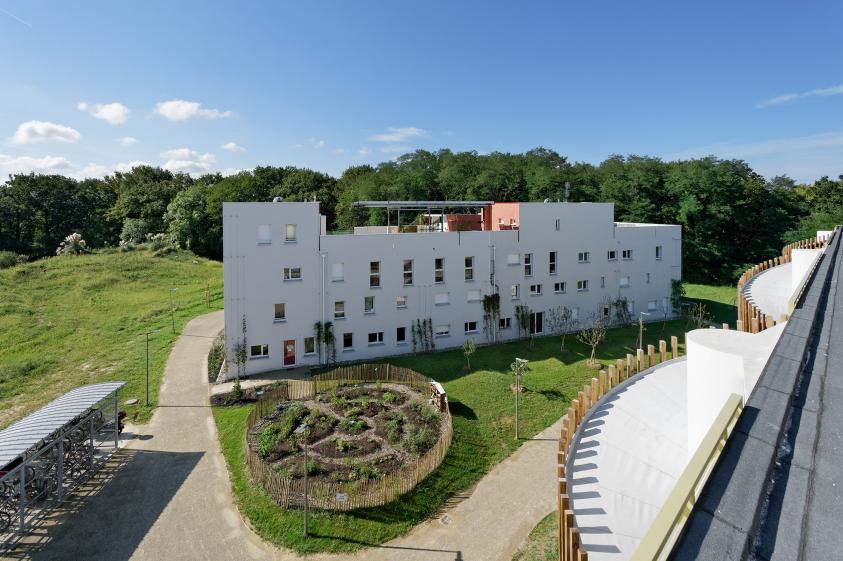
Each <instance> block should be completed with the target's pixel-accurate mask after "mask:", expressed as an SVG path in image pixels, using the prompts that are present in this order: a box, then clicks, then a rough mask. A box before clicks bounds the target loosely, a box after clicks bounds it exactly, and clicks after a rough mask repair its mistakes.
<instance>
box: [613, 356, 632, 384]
mask: <svg viewBox="0 0 843 561" xmlns="http://www.w3.org/2000/svg"><path fill="white" fill-rule="evenodd" d="M615 367H616V368H617V369H618V376H620V378H621V380H622V381H623V380H626V379H627V378H628V377H629V376H627V374H626V369H625V368H624V366H623V360H621V359H618V360H616V361H615Z"/></svg>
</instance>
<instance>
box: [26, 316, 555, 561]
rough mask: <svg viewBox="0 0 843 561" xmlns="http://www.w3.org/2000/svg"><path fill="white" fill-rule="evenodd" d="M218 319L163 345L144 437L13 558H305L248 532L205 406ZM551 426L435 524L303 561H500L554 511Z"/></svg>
mask: <svg viewBox="0 0 843 561" xmlns="http://www.w3.org/2000/svg"><path fill="white" fill-rule="evenodd" d="M222 326H223V316H222V312H214V313H212V314H207V315H204V316H199V317H197V318H195V319H193V320H192V321H190V322H189V323H188V324H187V325H186V326H185V328H184V331H183V333H182V335H181V337H179V339H178V341H177V342H176V344H175V345H174V347H173V350H172V352H171V354H170V357H169V359H168V360H167V366H166V368H165V371H164V379H163V382H162V384H161V390H160V394H159V402H160V406H159V407H158V409H156V411H155V414H154V415H153V417H152V421H151V422H150V424H149V425H148V426H146V427H141V429H142V434H139V435H137V438H136V439H134V440H132V441H131V442H130V443H129V444H128V445H127V446H126V447H125V448H124V449H122V450H121V451H120V452H118V453H117V454H116V457H115V460H116V461H115V462H113V463H114V464H116V465H115V467H114V469H113V470H112V471H113V473H112V475H111V477H110V478H109V479H108V480H107V481H105V482H103V483H101V484H100V485H99V486H98V488H96V489H94V490H93V491H91V492H90V493H88V494H86V493H81V494H80V495H81V496H79V495H77V496H76V498H74V499H72V500H69V501H68V502H67V503H65V508H64V509H63V510H64V512H62V513H59V515H58V516H60V517H64V516H67V517H68V519H67V520H66V521H65V522H64V523H62V524H52V525H47V526H45V527H43V528H42V529H41V530H39V534H38V535H36V536H33V539H32V540H28V543H27V544H25V545H24V546H23V547H22V549H20V550H18V551H17V552H16V555H15V557H17V558H32V559H39V560H41V559H43V560H51V561H60V560H68V561H70V560H73V561H75V560H78V559H85V560H100V559H102V560H109V561H111V560H127V559H131V560H139V561H140V560H150V561H152V560H156V561H157V560H160V559H167V560H169V561H172V560H191V561H193V560H216V559H226V560H241V559H242V560H250V559H273V560H277V561H287V560H298V559H303V558H301V557H299V556H298V555H296V554H294V553H292V552H289V551H285V550H279V549H277V548H275V547H273V546H271V545H269V544H266V543H264V542H263V541H262V540H261V539H260V538H259V537H258V536H256V535H255V534H254V533H253V532H252V531H251V529H249V528H248V526H246V524H245V523H244V522H243V520H242V519H241V517H240V513H239V512H238V509H237V506H236V505H235V503H234V501H233V498H232V495H231V485H230V483H229V477H228V469H227V467H226V465H225V459H224V458H223V456H222V453H221V451H220V448H219V441H218V439H217V434H216V426H215V424H214V420H213V417H212V415H211V409H210V407H209V405H208V382H207V379H206V376H205V372H204V361H205V357H206V356H207V354H208V351H209V350H210V347H211V343H212V341H213V338H214V337H215V336H216V334H217V333H218V332H219V331H220V330H221V329H222ZM560 428H561V422H557V423H555V424H554V425H553V426H551V427H548V428H547V429H545V430H544V431H543V432H542V433H541V434H539V435H537V436H536V437H535V439H533V440H532V441H531V442H526V443H525V444H524V445H523V446H521V448H520V449H519V450H518V451H517V452H515V453H514V454H513V455H512V456H510V457H509V458H507V459H506V460H504V461H503V462H501V463H500V464H498V465H497V466H495V468H494V469H493V470H492V471H491V472H490V473H489V474H488V475H487V476H486V477H484V478H483V479H482V480H481V481H480V482H479V483H478V485H477V487H476V488H475V489H474V491H473V492H472V494H471V496H470V497H469V498H468V499H466V500H465V501H462V502H461V503H459V504H458V505H457V506H455V507H453V508H452V509H450V510H448V512H447V513H446V516H443V517H442V518H440V519H432V520H428V521H427V522H425V523H422V524H420V525H419V526H417V527H416V528H414V529H413V530H412V531H411V532H410V533H409V534H407V535H406V536H403V537H401V538H398V539H395V540H393V541H391V542H389V543H386V544H384V545H382V546H379V547H375V548H371V549H367V550H363V551H360V552H357V553H356V554H353V555H328V554H322V555H317V556H308V559H323V560H326V561H341V560H347V559H354V560H366V561H369V560H373V561H379V560H380V561H386V560H389V561H392V560H399V559H400V560H402V561H403V560H425V561H427V560H431V561H439V560H442V561H445V560H448V561H453V560H484V561H497V560H502V561H509V560H510V559H511V557H512V555H513V553H514V552H515V551H516V549H517V548H518V546H519V545H520V544H521V543H522V542H523V541H524V539H526V537H527V536H528V534H529V533H530V531H531V530H532V529H533V527H534V526H535V525H536V524H538V522H539V521H540V520H541V519H542V518H544V517H545V516H546V515H547V514H549V513H550V512H551V511H553V509H554V508H556V502H555V493H554V489H555V482H556V447H557V439H558V437H559V431H560Z"/></svg>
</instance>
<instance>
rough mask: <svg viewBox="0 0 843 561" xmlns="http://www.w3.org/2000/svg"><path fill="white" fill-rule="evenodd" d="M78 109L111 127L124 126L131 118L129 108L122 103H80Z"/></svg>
mask: <svg viewBox="0 0 843 561" xmlns="http://www.w3.org/2000/svg"><path fill="white" fill-rule="evenodd" d="M76 108H77V109H79V111H84V112H85V113H87V114H89V115H90V116H92V117H95V118H97V119H100V120H102V121H105V122H106V123H108V124H110V125H122V124H123V123H125V122H126V120H127V119H128V118H129V108H128V107H126V106H125V105H123V104H122V103H118V102H116V101H115V102H113V103H105V104H102V103H94V104H90V103H87V102H85V101H80V102H79V103H78V104H77V105H76Z"/></svg>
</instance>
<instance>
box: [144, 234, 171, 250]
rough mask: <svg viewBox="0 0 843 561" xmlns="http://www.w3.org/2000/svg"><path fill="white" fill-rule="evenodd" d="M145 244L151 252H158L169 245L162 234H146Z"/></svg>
mask: <svg viewBox="0 0 843 561" xmlns="http://www.w3.org/2000/svg"><path fill="white" fill-rule="evenodd" d="M146 244H147V246H149V249H151V250H152V251H159V250H161V249H164V248H165V247H167V246H168V245H169V244H168V243H167V237H166V236H165V235H164V234H147V235H146Z"/></svg>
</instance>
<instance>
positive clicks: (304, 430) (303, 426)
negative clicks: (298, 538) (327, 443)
mask: <svg viewBox="0 0 843 561" xmlns="http://www.w3.org/2000/svg"><path fill="white" fill-rule="evenodd" d="M307 428H308V427H307V423H302V424H301V425H300V426H299V428H297V429H296V430H294V431H293V432H294V433H295V434H300V435H302V438H303V439H304V537H305V538H306V537H307V507H308V504H307Z"/></svg>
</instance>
